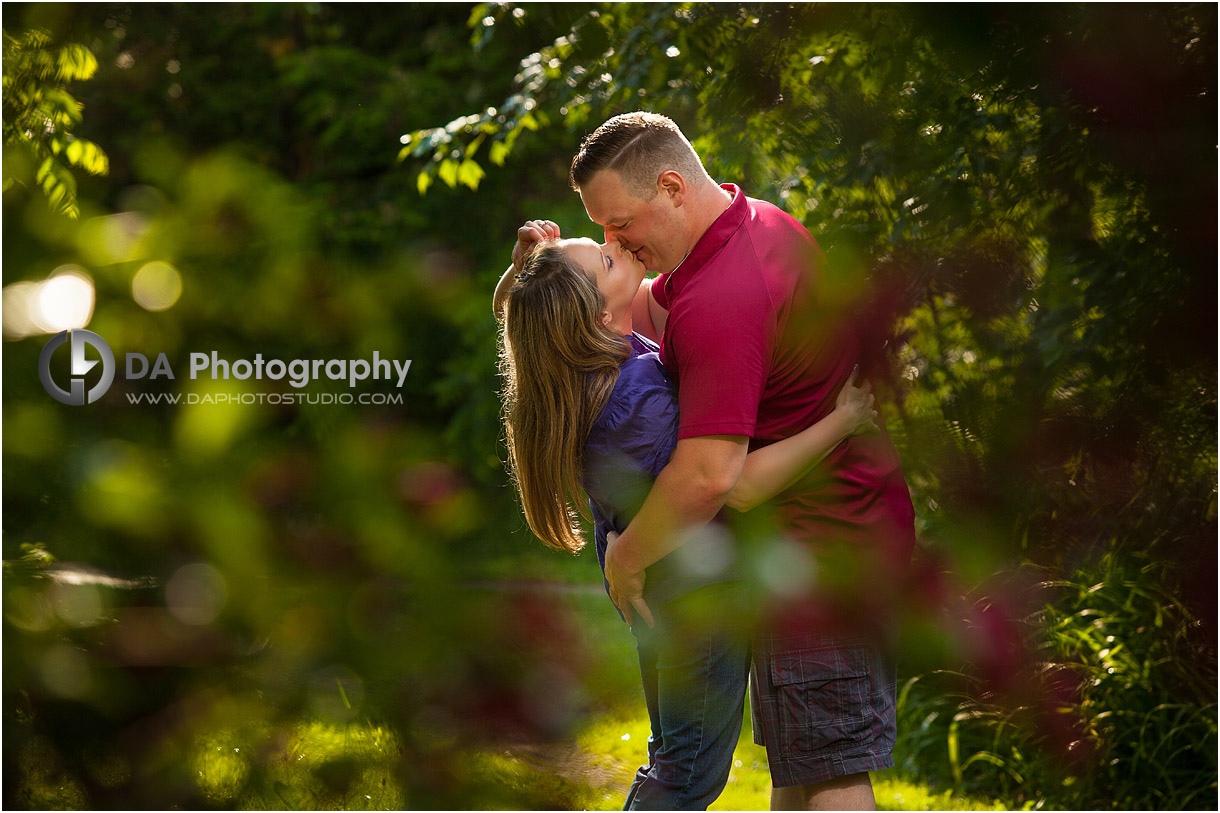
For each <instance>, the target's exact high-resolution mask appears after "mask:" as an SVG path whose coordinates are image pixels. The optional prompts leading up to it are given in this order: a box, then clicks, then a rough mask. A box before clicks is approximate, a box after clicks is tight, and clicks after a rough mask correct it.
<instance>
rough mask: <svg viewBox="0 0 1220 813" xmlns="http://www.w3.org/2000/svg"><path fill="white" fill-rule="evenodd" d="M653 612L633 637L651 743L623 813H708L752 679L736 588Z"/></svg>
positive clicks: (714, 588)
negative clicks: (629, 812) (667, 812)
mask: <svg viewBox="0 0 1220 813" xmlns="http://www.w3.org/2000/svg"><path fill="white" fill-rule="evenodd" d="M652 609H653V617H654V619H655V620H656V623H657V626H656V627H655V628H654V629H649V628H648V627H647V625H646V624H644V622H643V621H642V620H638V619H637V621H636V626H635V627H634V628H633V630H632V631H633V632H634V633H635V636H636V649H637V650H638V652H639V656H640V674H641V676H642V677H643V680H644V699H645V702H646V703H647V704H648V717H649V720H650V721H651V724H652V735H651V736H650V737H649V738H648V765H646V766H644V767H642V768H640V769H639V770H638V771H636V775H635V781H634V782H632V784H631V790H630V791H629V792H628V793H627V804H626V806H625V807H624V810H705V809H707V806H708V805H710V804H711V803H712V802H714V801H715V800H716V797H718V796H719V795H720V792H721V791H722V790H724V786H725V783H726V782H727V781H728V778H729V769H730V767H731V766H732V762H733V749H734V748H736V747H737V738H738V736H739V735H740V734H741V720H742V712H743V708H744V703H745V694H746V683H747V679H748V675H749V671H750V635H749V624H748V623H747V618H748V615H747V608H746V605H745V603H744V601H743V594H742V588H741V586H740V585H738V584H734V583H727V584H714V585H709V586H707V587H701V588H699V589H697V590H693V591H692V592H690V593H688V594H686V595H684V596H679V597H678V598H675V599H673V600H672V601H669V602H667V603H666V604H664V605H662V606H661V607H658V608H652Z"/></svg>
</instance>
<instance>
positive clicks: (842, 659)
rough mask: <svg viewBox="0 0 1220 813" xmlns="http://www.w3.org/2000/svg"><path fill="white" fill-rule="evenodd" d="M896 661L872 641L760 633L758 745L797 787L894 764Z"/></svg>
mask: <svg viewBox="0 0 1220 813" xmlns="http://www.w3.org/2000/svg"><path fill="white" fill-rule="evenodd" d="M896 693H897V680H896V676H895V671H894V660H893V658H892V657H891V656H890V655H888V654H887V653H886V652H883V651H882V648H881V647H879V646H878V645H877V643H876V642H875V641H873V640H871V639H869V638H865V637H860V636H854V635H847V634H842V633H839V634H835V633H818V632H803V633H801V634H799V635H791V634H777V633H775V632H767V631H763V632H760V633H759V634H758V635H756V636H755V642H754V663H753V666H752V668H751V671H750V711H751V718H752V720H753V722H754V742H755V743H757V744H758V745H765V746H766V747H767V761H768V762H769V763H770V767H771V782H772V784H773V785H774V786H775V787H792V786H795V785H809V784H813V783H815V782H825V781H827V780H829V779H835V778H837V777H840V776H849V775H851V774H857V773H863V772H866V771H877V770H882V769H883V768H889V767H892V766H893V764H894V758H893V750H894V739H895V736H896V733H897V723H896V716H897V715H896V710H895V706H896V699H897V698H896Z"/></svg>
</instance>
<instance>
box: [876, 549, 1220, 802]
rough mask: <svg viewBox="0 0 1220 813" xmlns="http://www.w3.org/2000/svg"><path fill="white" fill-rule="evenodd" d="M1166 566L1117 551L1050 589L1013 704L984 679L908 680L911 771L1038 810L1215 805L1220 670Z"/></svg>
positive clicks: (902, 747)
mask: <svg viewBox="0 0 1220 813" xmlns="http://www.w3.org/2000/svg"><path fill="white" fill-rule="evenodd" d="M1162 571H1163V566H1162V565H1161V564H1159V563H1155V562H1151V561H1149V560H1148V558H1147V557H1133V556H1129V555H1128V556H1117V555H1113V554H1108V555H1106V556H1103V557H1102V558H1101V560H1100V561H1099V562H1097V563H1096V564H1093V565H1090V566H1087V567H1084V568H1082V569H1081V570H1080V571H1078V572H1077V573H1075V574H1073V576H1072V577H1071V578H1068V579H1059V580H1052V581H1048V582H1045V583H1044V584H1043V585H1042V588H1043V590H1044V591H1045V592H1046V594H1047V595H1048V596H1053V599H1052V600H1049V601H1048V602H1047V603H1046V604H1045V606H1044V607H1043V608H1042V609H1041V610H1039V611H1038V612H1036V613H1035V614H1034V615H1032V616H1031V617H1029V618H1028V619H1026V621H1027V625H1028V630H1029V632H1030V634H1031V636H1032V638H1033V642H1034V644H1033V647H1032V652H1033V654H1034V661H1033V663H1031V664H1028V665H1027V672H1028V674H1027V677H1028V679H1029V684H1028V685H1026V686H1024V687H1022V688H1023V691H1022V692H1018V693H1017V697H1018V698H1019V699H1017V700H1016V702H1014V695H1013V694H1008V695H1000V694H996V693H995V691H994V690H995V686H994V684H993V682H989V681H986V680H984V679H983V678H982V677H981V675H980V674H979V673H977V672H974V671H970V672H947V671H942V672H935V673H931V674H927V675H922V676H919V677H914V678H911V679H909V680H908V681H907V682H906V684H905V685H904V686H903V688H902V691H901V693H900V699H899V715H900V717H899V732H900V735H899V736H900V741H899V744H898V748H897V754H898V755H899V760H900V762H901V765H902V766H903V769H904V771H906V772H908V773H909V774H911V775H915V776H921V777H924V778H926V779H928V780H930V781H933V782H934V783H942V784H946V785H949V786H951V787H953V788H954V789H955V790H959V791H966V792H987V793H993V794H999V795H1001V796H1002V797H1003V798H1009V799H1014V800H1016V801H1017V802H1018V803H1022V804H1027V805H1032V806H1034V807H1038V808H1043V807H1045V808H1049V809H1123V808H1127V809H1157V810H1184V809H1185V810H1189V809H1205V808H1209V807H1211V806H1212V805H1214V804H1215V802H1216V792H1217V783H1216V782H1217V780H1216V777H1217V773H1216V744H1217V743H1216V732H1217V709H1216V702H1215V687H1216V671H1215V664H1214V662H1209V661H1208V660H1207V659H1206V658H1203V657H1199V652H1198V648H1197V645H1196V644H1195V643H1194V639H1195V638H1196V628H1197V627H1198V625H1199V620H1198V619H1197V618H1195V617H1194V616H1193V615H1192V614H1191V612H1190V611H1189V609H1188V608H1187V607H1186V606H1185V605H1183V604H1182V602H1181V601H1180V600H1179V599H1178V598H1176V597H1175V596H1174V595H1173V593H1172V592H1170V591H1169V590H1167V589H1166V588H1165V586H1164V581H1163V572H1162Z"/></svg>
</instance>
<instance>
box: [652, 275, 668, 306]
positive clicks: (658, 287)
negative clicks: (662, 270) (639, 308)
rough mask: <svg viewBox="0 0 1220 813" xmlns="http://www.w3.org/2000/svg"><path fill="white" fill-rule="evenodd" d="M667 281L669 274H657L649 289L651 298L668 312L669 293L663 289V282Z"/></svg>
mask: <svg viewBox="0 0 1220 813" xmlns="http://www.w3.org/2000/svg"><path fill="white" fill-rule="evenodd" d="M668 279H669V274H658V275H657V277H656V279H654V280H653V281H652V287H651V288H650V289H649V290H650V291H651V292H652V298H653V299H655V300H656V301H657V304H658V305H660V306H661V307H662V308H664V309H665V310H669V291H667V290H666V289H665V281H666V280H668Z"/></svg>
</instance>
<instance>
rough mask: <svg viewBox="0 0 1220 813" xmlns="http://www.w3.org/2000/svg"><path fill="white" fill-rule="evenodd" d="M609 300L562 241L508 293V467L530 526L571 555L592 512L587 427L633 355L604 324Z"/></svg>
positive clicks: (537, 257) (503, 346) (541, 248)
mask: <svg viewBox="0 0 1220 813" xmlns="http://www.w3.org/2000/svg"><path fill="white" fill-rule="evenodd" d="M604 308H605V300H604V298H603V297H602V294H601V291H599V290H598V289H597V285H596V284H595V283H594V281H593V280H592V279H591V278H590V277H589V275H588V274H586V273H585V272H584V271H583V270H581V269H580V268H579V267H578V266H577V265H576V264H575V263H573V262H572V261H571V260H569V259H568V257H567V255H566V254H565V253H564V251H563V249H561V248H560V247H559V246H558V245H557V244H556V243H554V242H553V241H548V242H545V243H540V244H539V245H538V247H537V248H535V249H534V252H533V253H532V254H531V255H530V256H529V258H528V259H527V260H526V261H525V267H524V268H523V269H522V271H521V273H520V274H519V275H518V276H517V279H516V281H515V282H514V283H513V286H512V288H510V289H509V293H508V297H507V300H506V301H505V304H504V312H503V322H502V323H501V331H500V336H501V343H500V373H501V375H502V376H503V378H504V412H503V419H504V428H505V433H506V439H507V443H508V455H509V470H510V473H511V475H512V478H513V482H514V484H515V485H516V487H517V491H518V492H519V493H520V494H521V505H522V508H524V510H525V519H526V521H527V522H528V523H529V526H530V529H531V530H532V531H533V532H534V533H535V534H536V535H537V536H538V538H539V539H541V540H542V541H543V542H545V543H546V544H547V545H550V546H551V547H554V548H559V549H560V550H566V551H568V552H570V553H576V552H577V551H579V550H580V549H581V548H582V547H584V544H585V542H584V539H583V537H582V536H581V533H580V527H579V523H578V519H577V516H578V514H579V515H580V516H584V517H586V518H588V516H589V515H588V510H587V508H586V503H585V501H584V499H583V493H584V492H583V489H582V487H581V472H582V471H583V468H584V465H583V452H584V445H585V441H586V440H588V437H589V430H590V429H591V428H592V426H593V421H594V420H596V418H597V416H598V414H599V413H600V412H601V410H602V407H604V406H605V405H606V402H607V401H608V400H609V399H610V394H611V392H612V391H613V390H614V384H615V382H616V381H617V380H618V367H619V364H620V363H621V362H622V361H623V359H625V358H627V356H628V355H629V354H630V349H629V347H628V345H627V343H626V342H625V341H624V340H623V337H622V336H618V335H616V334H615V332H614V331H612V330H610V329H609V328H608V327H606V326H605V325H604V324H603V323H602V311H603V309H604Z"/></svg>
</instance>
